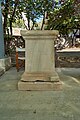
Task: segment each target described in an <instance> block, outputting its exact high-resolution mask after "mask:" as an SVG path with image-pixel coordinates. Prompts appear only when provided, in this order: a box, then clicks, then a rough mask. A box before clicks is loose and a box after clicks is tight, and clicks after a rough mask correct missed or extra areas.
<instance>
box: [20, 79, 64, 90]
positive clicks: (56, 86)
mask: <svg viewBox="0 0 80 120" xmlns="http://www.w3.org/2000/svg"><path fill="white" fill-rule="evenodd" d="M61 89H62V84H61V82H60V81H59V82H24V81H19V82H18V90H23V91H25V90H27V91H28V90H30V91H53V90H61Z"/></svg>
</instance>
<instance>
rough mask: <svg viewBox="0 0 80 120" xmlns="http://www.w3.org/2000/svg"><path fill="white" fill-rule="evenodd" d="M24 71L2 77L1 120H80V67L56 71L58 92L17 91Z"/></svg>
mask: <svg viewBox="0 0 80 120" xmlns="http://www.w3.org/2000/svg"><path fill="white" fill-rule="evenodd" d="M23 72H24V71H23V70H20V71H19V72H17V71H16V68H11V69H10V70H8V71H6V72H5V73H4V74H3V75H2V76H1V77H0V120H80V68H78V69H75V68H74V69H69V68H68V69H67V68H61V69H60V68H57V72H58V74H59V77H60V79H61V82H62V85H63V89H62V90H59V91H18V90H17V83H18V80H19V79H20V78H21V75H22V74H23Z"/></svg>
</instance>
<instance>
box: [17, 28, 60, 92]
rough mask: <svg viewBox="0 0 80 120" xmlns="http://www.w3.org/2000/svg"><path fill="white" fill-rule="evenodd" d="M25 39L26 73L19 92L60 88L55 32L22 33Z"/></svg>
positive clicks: (19, 85) (56, 33)
mask: <svg viewBox="0 0 80 120" xmlns="http://www.w3.org/2000/svg"><path fill="white" fill-rule="evenodd" d="M21 35H22V36H23V38H24V39H25V49H26V52H25V57H26V60H25V72H24V74H23V75H22V77H21V80H20V81H19V82H18V89H19V90H53V89H54V88H55V89H56V88H58V86H59V87H60V85H61V84H60V82H59V76H58V74H57V73H56V71H55V56H54V40H56V37H57V35H58V31H55V30H49V31H48V30H42V31H39V30H38V31H36V30H35V31H27V30H23V31H21Z"/></svg>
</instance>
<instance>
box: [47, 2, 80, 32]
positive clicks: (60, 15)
mask: <svg viewBox="0 0 80 120" xmlns="http://www.w3.org/2000/svg"><path fill="white" fill-rule="evenodd" d="M79 10H80V4H76V3H75V1H74V0H68V1H66V3H65V4H63V5H62V7H60V8H59V9H55V10H54V11H53V12H52V13H50V14H49V21H48V29H57V30H59V31H60V33H62V34H68V32H70V30H72V29H74V28H76V29H77V28H79V27H80V11H79ZM69 29H70V30H69ZM68 30H69V31H68Z"/></svg>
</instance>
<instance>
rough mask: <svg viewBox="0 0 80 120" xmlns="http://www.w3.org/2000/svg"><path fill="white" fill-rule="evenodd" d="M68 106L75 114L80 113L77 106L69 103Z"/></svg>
mask: <svg viewBox="0 0 80 120" xmlns="http://www.w3.org/2000/svg"><path fill="white" fill-rule="evenodd" d="M67 105H68V106H70V107H71V109H73V111H74V112H77V113H80V109H79V108H78V107H77V106H75V105H74V104H72V103H70V102H69V103H68V104H67Z"/></svg>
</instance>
